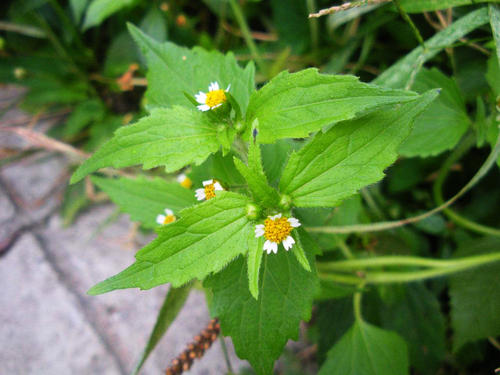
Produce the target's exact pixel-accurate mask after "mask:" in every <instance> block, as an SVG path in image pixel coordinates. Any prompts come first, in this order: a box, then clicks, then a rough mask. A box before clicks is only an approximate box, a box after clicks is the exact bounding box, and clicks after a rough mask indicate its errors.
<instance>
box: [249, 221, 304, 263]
mask: <svg viewBox="0 0 500 375" xmlns="http://www.w3.org/2000/svg"><path fill="white" fill-rule="evenodd" d="M297 227H300V222H299V220H298V219H296V218H294V217H290V218H286V217H282V216H281V214H277V215H274V216H269V217H268V218H267V219H266V220H265V221H264V224H257V225H256V226H255V237H257V238H258V237H262V236H264V238H265V239H266V242H264V246H263V248H264V251H267V253H268V254H271V252H273V253H275V254H276V253H277V252H278V245H279V244H280V243H282V244H283V247H284V248H285V250H287V251H288V250H290V249H291V248H292V246H293V244H294V243H295V240H294V239H293V237H292V236H291V235H290V233H291V232H292V230H293V228H297Z"/></svg>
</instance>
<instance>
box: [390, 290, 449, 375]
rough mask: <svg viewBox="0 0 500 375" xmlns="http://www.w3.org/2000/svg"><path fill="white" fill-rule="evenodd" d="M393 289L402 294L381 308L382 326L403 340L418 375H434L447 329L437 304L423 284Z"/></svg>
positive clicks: (441, 355)
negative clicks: (397, 334) (420, 374)
mask: <svg viewBox="0 0 500 375" xmlns="http://www.w3.org/2000/svg"><path fill="white" fill-rule="evenodd" d="M392 288H393V289H396V288H398V290H401V292H402V293H401V295H400V296H399V298H393V301H392V303H387V304H384V305H382V306H381V307H380V315H381V318H382V322H383V326H384V328H388V329H391V330H395V331H396V332H398V333H399V334H400V335H401V336H402V337H403V338H404V339H406V342H407V343H408V349H409V354H410V363H411V364H412V366H413V367H415V368H416V369H417V370H418V372H419V373H422V374H435V373H436V371H437V369H438V368H439V366H440V365H441V363H442V361H443V359H444V356H445V354H446V327H445V321H444V317H443V314H442V313H441V311H440V306H439V301H438V300H437V298H436V296H435V295H434V294H432V293H431V292H430V291H429V290H428V289H427V288H426V287H425V286H424V285H422V284H409V285H408V286H400V285H398V286H394V287H392Z"/></svg>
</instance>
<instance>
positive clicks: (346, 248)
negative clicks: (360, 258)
mask: <svg viewBox="0 0 500 375" xmlns="http://www.w3.org/2000/svg"><path fill="white" fill-rule="evenodd" d="M336 240H337V246H338V247H339V249H340V251H341V252H342V254H343V255H344V257H346V258H347V259H353V258H354V255H352V252H351V249H349V246H347V244H346V243H345V241H344V240H343V239H341V238H337V239H336Z"/></svg>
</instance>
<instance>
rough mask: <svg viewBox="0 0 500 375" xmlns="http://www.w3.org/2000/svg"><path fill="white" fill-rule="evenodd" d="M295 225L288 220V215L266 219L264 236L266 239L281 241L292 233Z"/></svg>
mask: <svg viewBox="0 0 500 375" xmlns="http://www.w3.org/2000/svg"><path fill="white" fill-rule="evenodd" d="M292 229H293V227H292V226H291V225H290V223H289V222H288V219H287V218H286V217H279V218H277V219H274V220H273V219H266V221H264V237H265V238H266V240H269V241H272V242H276V243H281V242H282V241H283V240H284V239H285V238H287V237H288V236H289V235H290V232H291V231H292Z"/></svg>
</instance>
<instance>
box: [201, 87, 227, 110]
mask: <svg viewBox="0 0 500 375" xmlns="http://www.w3.org/2000/svg"><path fill="white" fill-rule="evenodd" d="M225 101H226V93H225V91H224V90H222V89H219V90H214V91H209V92H207V100H206V101H205V104H206V105H208V106H209V107H210V108H213V107H215V106H217V105H219V104H221V103H224V102H225Z"/></svg>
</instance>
